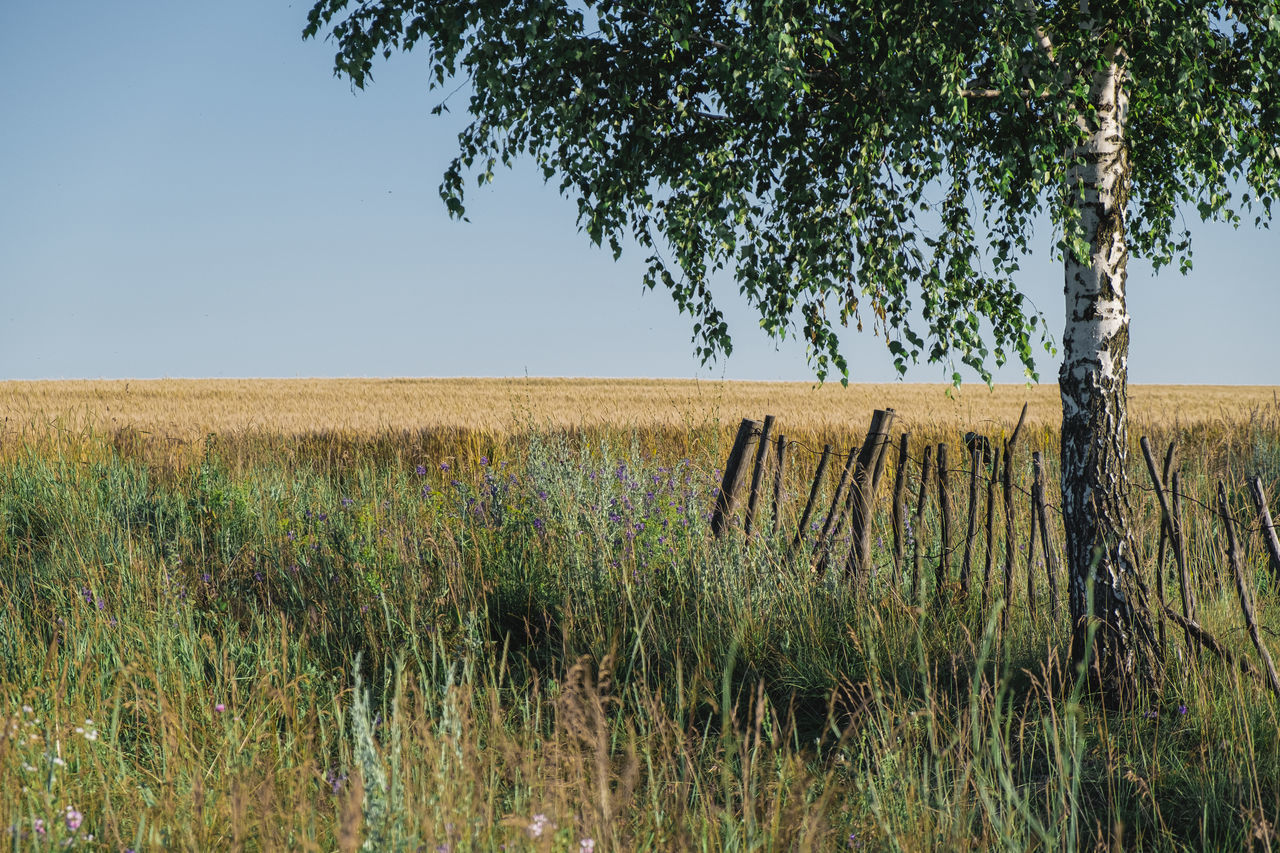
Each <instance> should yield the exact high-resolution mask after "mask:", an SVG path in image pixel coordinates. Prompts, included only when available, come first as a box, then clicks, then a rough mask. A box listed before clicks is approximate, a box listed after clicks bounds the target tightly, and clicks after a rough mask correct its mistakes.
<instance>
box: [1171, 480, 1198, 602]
mask: <svg viewBox="0 0 1280 853" xmlns="http://www.w3.org/2000/svg"><path fill="white" fill-rule="evenodd" d="M1170 508H1171V509H1172V510H1173V515H1172V517H1171V519H1170V520H1171V521H1172V522H1173V524H1172V525H1171V526H1170V528H1169V529H1170V530H1171V531H1172V534H1171V539H1172V542H1173V548H1174V551H1173V555H1174V558H1175V559H1176V560H1177V561H1178V581H1179V586H1181V587H1182V612H1183V615H1185V616H1186V617H1187V618H1188V619H1193V620H1194V619H1195V618H1196V592H1195V590H1194V589H1192V588H1191V571H1190V570H1189V569H1188V567H1187V541H1186V537H1184V536H1183V535H1182V531H1183V527H1182V474H1181V473H1180V472H1178V471H1174V472H1173V502H1172V504H1170Z"/></svg>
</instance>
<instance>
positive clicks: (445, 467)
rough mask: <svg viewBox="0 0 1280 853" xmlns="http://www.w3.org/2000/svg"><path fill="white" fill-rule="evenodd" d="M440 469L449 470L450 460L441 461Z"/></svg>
mask: <svg viewBox="0 0 1280 853" xmlns="http://www.w3.org/2000/svg"><path fill="white" fill-rule="evenodd" d="M440 470H441V471H448V470H449V463H448V462H441V463H440Z"/></svg>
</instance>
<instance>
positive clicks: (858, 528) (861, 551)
mask: <svg viewBox="0 0 1280 853" xmlns="http://www.w3.org/2000/svg"><path fill="white" fill-rule="evenodd" d="M892 425H893V409H877V410H876V411H875V412H874V413H873V414H872V415H871V428H870V429H868V430H867V438H866V440H865V441H863V442H862V449H861V450H859V451H858V462H857V465H856V466H855V468H854V478H853V482H854V487H853V489H852V491H851V492H850V494H849V529H850V533H851V538H852V539H853V547H852V548H850V549H849V559H848V561H847V562H846V563H845V572H846V574H855V573H856V574H861V575H862V576H863V577H868V576H869V574H870V572H871V568H872V566H871V520H872V518H873V516H874V510H875V496H876V492H877V491H878V490H879V487H880V478H881V477H882V476H883V475H884V458H885V456H886V452H885V451H886V449H887V448H888V445H889V428H890V427H891V426H892Z"/></svg>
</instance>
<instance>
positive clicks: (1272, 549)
mask: <svg viewBox="0 0 1280 853" xmlns="http://www.w3.org/2000/svg"><path fill="white" fill-rule="evenodd" d="M1249 491H1251V492H1253V503H1254V506H1256V507H1257V508H1258V520H1259V521H1260V522H1262V541H1264V542H1266V543H1267V553H1268V554H1270V555H1271V577H1272V580H1274V581H1275V583H1276V584H1277V585H1280V540H1277V539H1276V525H1275V522H1273V521H1272V520H1271V510H1270V509H1269V508H1268V507H1267V495H1266V493H1265V492H1264V491H1262V478H1261V477H1257V476H1255V477H1254V478H1253V479H1252V480H1250V481H1249Z"/></svg>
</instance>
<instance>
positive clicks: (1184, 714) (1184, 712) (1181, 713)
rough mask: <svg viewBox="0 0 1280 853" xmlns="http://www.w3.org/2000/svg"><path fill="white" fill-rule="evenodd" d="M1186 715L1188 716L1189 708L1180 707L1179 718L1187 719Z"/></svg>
mask: <svg viewBox="0 0 1280 853" xmlns="http://www.w3.org/2000/svg"><path fill="white" fill-rule="evenodd" d="M1186 715H1187V706H1186V705H1179V706H1178V716H1179V717H1185V716H1186Z"/></svg>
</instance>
